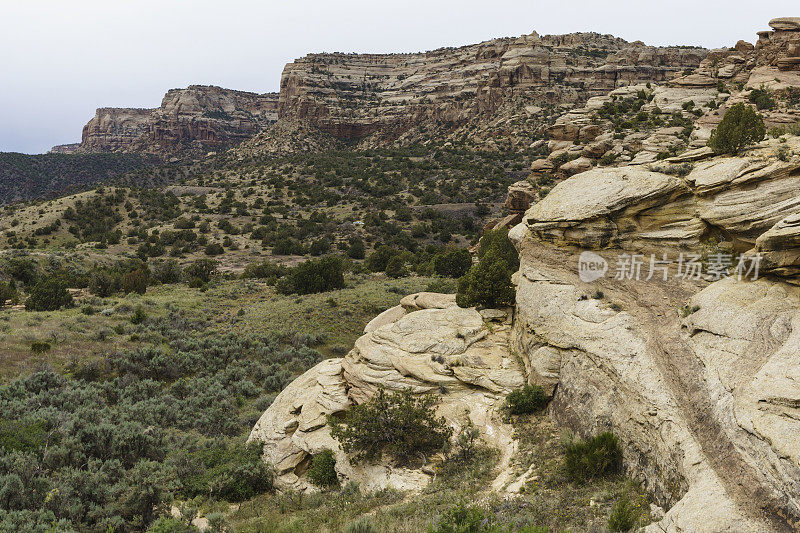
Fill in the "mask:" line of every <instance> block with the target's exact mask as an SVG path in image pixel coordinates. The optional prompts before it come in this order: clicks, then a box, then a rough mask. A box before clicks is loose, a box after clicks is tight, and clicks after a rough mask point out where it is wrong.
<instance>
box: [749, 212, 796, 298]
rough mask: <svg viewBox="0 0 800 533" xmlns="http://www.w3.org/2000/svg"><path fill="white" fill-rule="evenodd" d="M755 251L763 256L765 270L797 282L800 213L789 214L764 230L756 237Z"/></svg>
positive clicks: (762, 265) (762, 266)
mask: <svg viewBox="0 0 800 533" xmlns="http://www.w3.org/2000/svg"><path fill="white" fill-rule="evenodd" d="M754 251H755V253H758V254H760V255H761V257H762V261H761V268H762V270H763V271H764V272H772V273H775V274H778V275H779V276H782V277H784V278H787V279H788V280H789V281H790V282H792V283H797V278H798V277H800V214H798V213H795V214H792V215H789V216H788V217H786V218H784V219H783V220H781V221H780V222H778V223H777V224H775V225H774V226H773V227H772V228H770V229H769V230H768V231H766V232H764V233H763V234H762V235H761V236H760V237H758V239H756V246H755V249H754Z"/></svg>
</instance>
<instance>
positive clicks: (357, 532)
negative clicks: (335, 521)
mask: <svg viewBox="0 0 800 533" xmlns="http://www.w3.org/2000/svg"><path fill="white" fill-rule="evenodd" d="M375 531H376V530H375V527H374V526H373V525H372V522H370V521H369V519H368V518H365V517H361V518H359V519H358V520H356V521H355V522H353V523H352V524H349V525H348V526H347V527H346V528H345V530H344V533H375Z"/></svg>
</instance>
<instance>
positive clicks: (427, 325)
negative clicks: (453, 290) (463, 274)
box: [250, 293, 524, 490]
mask: <svg viewBox="0 0 800 533" xmlns="http://www.w3.org/2000/svg"><path fill="white" fill-rule="evenodd" d="M484 315H485V316H486V318H484V317H483V316H482V315H481V314H480V313H478V312H477V311H475V310H474V309H461V308H459V307H457V306H456V305H455V299H454V297H453V296H452V295H449V296H447V295H438V294H432V293H421V294H418V295H411V296H410V297H407V298H404V299H403V302H402V304H401V305H400V306H398V307H396V308H392V309H389V310H387V311H386V312H384V313H383V314H382V315H380V316H379V317H377V318H376V319H375V320H373V321H372V322H370V324H369V325H368V326H367V328H366V333H365V335H364V336H363V337H361V338H360V339H358V340H357V341H356V344H355V347H354V348H353V350H352V351H351V352H350V353H349V354H347V355H346V356H345V357H344V358H341V359H328V360H326V361H323V362H322V363H319V364H318V365H317V366H315V367H314V368H312V369H311V370H309V371H307V372H306V373H305V374H303V375H302V376H301V377H300V378H298V379H297V380H295V381H294V382H292V384H290V385H289V386H288V387H287V388H286V389H284V390H283V392H281V393H280V394H279V395H278V397H277V398H276V399H275V401H274V402H273V404H272V405H271V406H270V407H269V409H267V411H266V412H265V413H264V415H263V416H262V417H261V419H260V420H259V421H258V423H257V424H256V425H255V427H254V428H253V431H252V433H251V434H250V439H251V440H258V441H262V442H264V453H265V458H266V460H267V461H268V462H270V463H271V464H272V465H274V467H275V469H276V473H277V475H278V478H277V483H278V485H279V487H281V488H293V489H307V488H309V487H310V485H309V483H308V482H307V480H306V479H305V476H304V473H305V470H306V469H307V468H308V465H309V462H310V458H311V455H313V454H315V453H319V452H321V451H322V450H324V449H331V450H334V451H335V452H336V471H337V472H338V474H339V476H340V478H342V479H343V480H355V481H358V482H359V483H360V484H361V486H362V487H364V488H367V489H377V488H383V487H386V486H392V487H395V488H399V489H403V490H417V489H419V488H421V487H423V486H424V485H426V484H427V483H428V482H429V481H430V479H431V475H430V474H431V471H430V470H429V469H425V468H423V469H422V470H419V469H410V468H402V467H396V466H393V465H387V464H353V463H351V462H350V461H349V460H348V458H347V455H346V454H344V452H342V451H341V449H340V448H339V444H338V443H337V442H336V440H334V439H333V438H332V437H331V435H330V428H329V427H328V426H327V416H328V415H331V414H335V413H338V412H341V411H344V410H345V409H347V408H348V407H349V406H351V405H353V404H355V403H361V402H364V401H367V400H369V399H370V398H371V397H372V395H373V394H374V393H375V392H376V391H377V388H378V387H379V386H380V387H385V388H386V389H388V390H407V389H410V390H412V391H414V392H416V393H425V392H434V393H436V394H437V395H439V396H440V399H441V401H440V402H439V405H438V407H437V409H438V412H439V414H440V415H441V416H444V417H445V418H446V419H447V421H448V423H449V424H450V425H451V426H452V427H453V428H454V429H455V431H456V433H457V432H458V430H459V429H460V428H462V427H463V426H464V425H466V423H467V421H468V420H472V422H473V423H474V424H475V425H476V426H477V427H479V428H481V430H482V433H483V435H484V438H485V439H486V440H487V441H488V442H489V443H491V444H493V445H495V446H497V447H499V448H501V449H504V450H505V452H504V456H505V457H506V459H508V457H509V456H510V455H511V453H512V449H513V439H512V438H511V431H510V428H509V427H508V426H507V425H506V424H505V423H503V422H502V420H501V419H500V416H499V414H498V410H499V408H500V406H501V404H502V400H503V397H504V395H505V394H507V393H508V392H510V391H511V390H513V389H515V388H518V387H520V386H522V384H523V383H524V377H523V374H522V369H521V368H519V366H518V364H517V362H516V361H515V360H514V358H513V357H511V355H510V352H509V350H508V335H509V332H510V325H509V324H510V316H508V315H507V314H506V313H505V312H502V311H499V312H495V313H493V314H492V316H491V317H490V316H489V315H488V314H487V313H484ZM492 320H500V322H497V323H494V324H492V325H491V327H490V326H487V324H486V322H485V321H489V322H491V321H492Z"/></svg>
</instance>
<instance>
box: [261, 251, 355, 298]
mask: <svg viewBox="0 0 800 533" xmlns="http://www.w3.org/2000/svg"><path fill="white" fill-rule="evenodd" d="M276 288H277V290H278V292H280V293H281V294H314V293H318V292H326V291H332V290H334V289H343V288H344V265H343V263H342V260H341V258H339V257H336V256H333V255H331V256H328V257H323V258H322V259H310V260H308V261H306V262H304V263H301V264H299V265H298V266H296V267H295V268H293V269H291V270H290V271H289V272H288V273H287V275H286V277H284V278H283V279H281V280H280V281H279V282H278V284H277V285H276Z"/></svg>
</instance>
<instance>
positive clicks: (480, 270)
mask: <svg viewBox="0 0 800 533" xmlns="http://www.w3.org/2000/svg"><path fill="white" fill-rule="evenodd" d="M478 257H480V261H479V262H478V264H477V265H473V266H472V268H470V269H469V271H468V272H467V273H466V274H465V275H464V276H463V277H461V278H460V279H459V280H458V294H457V295H456V303H458V305H459V306H461V307H473V306H475V307H505V306H509V305H512V304H513V303H514V297H515V290H514V285H513V284H512V283H511V275H512V274H513V273H514V272H515V271H516V270H517V269H518V268H519V256H518V255H517V250H516V249H515V248H514V245H513V244H512V243H511V241H510V240H509V238H508V230H506V229H499V230H493V231H489V232H487V233H486V234H485V235H484V236H483V237H482V238H481V242H480V248H479V250H478Z"/></svg>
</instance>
